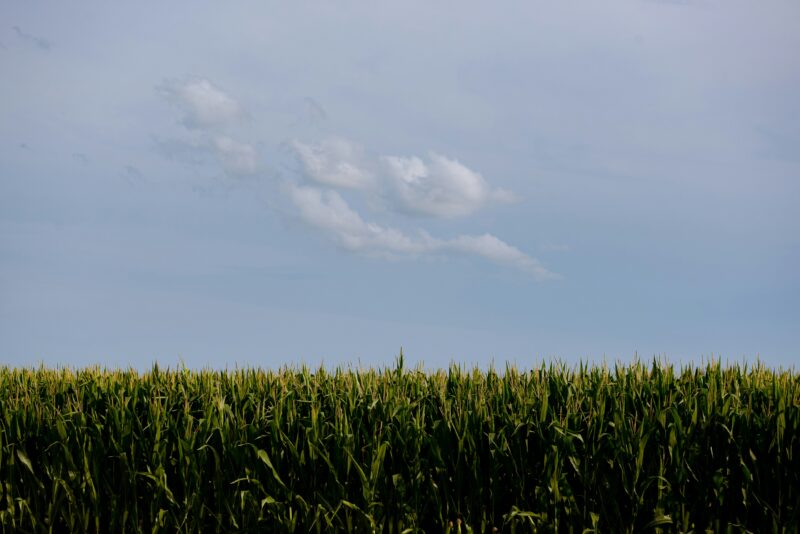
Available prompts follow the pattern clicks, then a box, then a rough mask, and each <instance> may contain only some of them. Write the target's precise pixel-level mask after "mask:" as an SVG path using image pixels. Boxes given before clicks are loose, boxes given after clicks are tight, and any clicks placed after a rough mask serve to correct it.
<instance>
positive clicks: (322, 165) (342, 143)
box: [292, 137, 372, 189]
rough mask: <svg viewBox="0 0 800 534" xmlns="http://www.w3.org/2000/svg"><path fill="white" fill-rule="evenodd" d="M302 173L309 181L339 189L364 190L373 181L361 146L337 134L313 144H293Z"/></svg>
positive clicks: (295, 142)
mask: <svg viewBox="0 0 800 534" xmlns="http://www.w3.org/2000/svg"><path fill="white" fill-rule="evenodd" d="M292 148H293V149H294V151H295V153H296V155H297V159H298V161H299V162H300V164H301V165H302V167H303V174H304V175H305V176H306V177H307V178H309V179H310V180H312V181H314V182H316V183H318V184H322V185H327V186H331V187H339V188H342V189H364V188H366V187H368V186H370V185H371V184H372V175H371V173H370V172H369V171H368V170H366V169H365V166H364V160H365V157H364V150H363V148H362V147H361V146H360V145H357V144H356V143H353V142H351V141H348V140H347V139H342V138H338V137H334V138H330V139H327V140H325V141H323V142H321V143H319V144H316V145H307V144H304V143H301V142H299V141H294V142H293V143H292Z"/></svg>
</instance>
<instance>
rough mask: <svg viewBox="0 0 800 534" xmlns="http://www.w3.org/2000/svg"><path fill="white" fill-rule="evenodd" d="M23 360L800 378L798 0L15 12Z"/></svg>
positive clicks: (12, 272)
mask: <svg viewBox="0 0 800 534" xmlns="http://www.w3.org/2000/svg"><path fill="white" fill-rule="evenodd" d="M0 21H2V22H1V23H0V72H1V73H2V76H0V103H1V104H0V362H1V363H5V364H9V365H27V364H36V363H40V362H43V363H45V364H48V365H75V366H82V365H88V364H94V363H99V364H101V365H107V366H113V367H116V366H119V367H126V366H129V365H133V366H136V367H139V368H146V367H148V366H149V365H150V364H151V363H152V362H153V361H159V362H161V363H163V364H167V365H174V364H176V363H177V362H179V361H183V362H184V363H185V364H186V365H189V366H191V367H201V366H212V367H225V366H235V365H240V366H249V365H261V366H265V367H273V368H274V367H278V366H281V365H284V364H289V365H296V364H299V363H307V364H310V365H318V364H320V363H321V362H324V363H325V364H339V363H348V362H349V363H353V364H356V365H358V364H359V363H360V364H361V365H373V366H381V365H385V364H390V363H391V362H392V361H393V359H394V357H395V355H396V354H397V352H398V350H399V348H400V347H401V346H402V347H403V348H404V352H405V354H406V357H407V359H408V360H409V361H411V362H424V364H425V365H427V366H429V367H438V366H446V365H447V364H448V363H449V362H451V361H456V362H462V363H465V364H479V365H486V364H487V363H488V362H489V361H492V360H493V361H494V362H496V363H501V362H505V361H512V362H516V363H517V364H518V365H520V366H523V367H531V366H534V365H538V364H539V363H541V362H542V361H549V360H551V359H561V360H564V361H567V362H573V363H574V362H577V361H579V360H591V361H602V360H604V359H605V360H608V361H615V360H618V359H619V360H624V361H627V360H630V359H631V358H632V357H633V355H634V354H635V353H638V354H639V356H640V357H643V358H650V357H652V356H653V355H662V356H666V357H667V358H668V359H669V360H671V361H674V362H691V361H695V362H696V361H700V360H701V359H702V358H708V357H710V356H711V355H712V354H713V355H715V356H717V357H721V358H723V359H729V360H736V361H742V360H745V361H754V360H755V359H756V358H757V357H760V358H761V359H762V360H763V361H765V362H767V363H768V364H770V365H774V366H791V365H794V364H795V362H796V361H797V358H798V354H800V328H798V327H799V326H800V305H799V303H800V276H799V275H798V272H799V271H800V270H798V265H800V237H798V234H799V232H798V229H800V216H798V213H797V204H798V199H800V98H798V96H797V95H798V94H800V59H798V58H800V56H798V53H797V51H798V50H800V32H798V31H797V28H798V27H800V4H798V3H797V2H796V1H794V0H787V1H778V0H767V1H765V2H745V1H731V2H728V1H726V2H714V1H698V2H694V1H690V0H687V1H685V2H679V1H619V2H528V1H526V2H509V3H505V4H504V5H503V6H502V7H499V6H497V5H496V4H492V5H489V4H486V3H478V2H474V3H473V2H458V3H455V2H403V3H398V4H396V5H394V6H389V5H386V4H385V3H381V4H376V3H368V2H328V3H322V2H283V3H279V2H235V3H233V2H231V3H226V4H224V5H223V4H218V3H204V2H170V3H163V2H162V3H152V4H149V5H145V6H143V5H138V4H137V5H128V6H120V5H115V6H113V7H112V6H110V5H108V3H104V2H85V3H80V4H75V3H66V2H49V3H48V2H42V3H32V2H21V1H19V2H18V1H10V2H4V3H3V4H2V5H1V6H0Z"/></svg>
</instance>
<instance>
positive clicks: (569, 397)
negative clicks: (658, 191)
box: [0, 360, 800, 533]
mask: <svg viewBox="0 0 800 534" xmlns="http://www.w3.org/2000/svg"><path fill="white" fill-rule="evenodd" d="M0 385H1V386H0V414H1V415H0V484H2V488H1V489H0V524H2V528H3V531H4V532H49V531H54V532H64V531H75V532H140V531H146V532H175V531H180V532H213V531H224V532H229V531H250V532H265V531H266V532H272V531H275V532H328V531H332V530H335V531H357V532H370V531H376V532H392V533H395V532H444V531H452V532H457V531H461V532H467V531H471V532H476V533H477V532H492V531H493V530H494V529H497V530H498V531H500V532H529V531H539V532H550V531H553V532H570V531H573V532H584V531H586V530H587V529H588V531H590V532H642V531H658V530H660V531H664V532H671V531H695V532H702V531H705V530H712V531H714V532H720V531H726V530H729V531H735V532H740V531H744V530H749V531H753V532H775V531H778V532H779V531H784V530H788V531H796V529H797V525H798V524H800V375H799V374H798V373H797V372H794V371H787V372H783V371H781V372H778V371H773V370H770V369H767V368H765V367H763V366H760V365H758V366H755V367H751V368H747V367H742V366H728V367H725V366H721V365H719V364H708V365H704V366H702V367H700V368H684V369H674V368H672V367H670V366H668V365H665V364H660V363H653V364H647V365H645V364H640V363H636V364H631V365H626V366H617V367H612V368H605V367H586V366H580V367H578V368H568V367H564V366H559V365H552V366H549V367H546V368H545V367H542V368H540V369H536V370H533V371H528V372H520V371H517V370H515V369H514V368H511V367H507V368H504V369H499V370H497V371H488V372H487V371H480V370H464V369H461V368H458V367H451V368H450V369H449V370H446V371H438V372H430V371H429V372H424V371H422V370H420V369H413V370H412V369H404V368H403V366H402V360H398V364H397V365H396V366H395V368H392V369H385V370H354V369H343V370H336V371H331V370H327V371H326V370H324V369H319V370H315V371H310V370H308V369H294V370H293V369H284V370H281V371H277V372H269V371H261V370H253V369H248V370H236V371H227V372H213V371H190V370H186V369H177V370H167V371H164V370H159V369H158V368H154V369H153V370H152V371H150V372H148V373H145V374H139V373H137V372H135V371H130V372H126V371H103V370H100V369H84V370H50V369H9V368H0ZM451 525H452V526H451ZM459 529H460V530H459Z"/></svg>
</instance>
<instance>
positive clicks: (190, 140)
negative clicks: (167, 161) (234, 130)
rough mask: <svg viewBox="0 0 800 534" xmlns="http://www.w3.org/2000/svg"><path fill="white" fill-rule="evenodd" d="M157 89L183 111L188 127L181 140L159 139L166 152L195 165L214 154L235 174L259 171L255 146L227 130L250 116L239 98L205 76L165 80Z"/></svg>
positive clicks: (219, 162) (182, 120)
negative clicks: (240, 139) (235, 137)
mask: <svg viewBox="0 0 800 534" xmlns="http://www.w3.org/2000/svg"><path fill="white" fill-rule="evenodd" d="M156 90H157V92H158V93H159V94H160V95H161V96H162V97H164V98H165V99H166V100H167V101H168V102H170V103H171V104H173V105H174V106H175V107H177V108H178V109H180V110H181V112H182V113H183V117H182V119H181V121H180V124H181V125H183V127H184V128H185V135H184V136H183V137H182V138H181V139H171V140H158V141H157V144H158V145H159V148H160V150H161V151H162V153H164V154H165V155H166V156H168V157H179V158H185V159H186V158H188V159H189V160H190V161H191V162H192V163H195V164H199V163H203V161H204V160H206V159H207V157H208V156H211V157H212V159H213V160H215V161H216V162H217V163H218V164H219V165H220V166H221V167H222V169H223V170H224V171H225V173H226V174H228V175H231V176H244V175H249V174H253V173H255V172H256V171H257V170H258V155H257V152H256V149H255V147H253V145H251V144H249V143H245V142H242V141H239V140H236V139H234V138H233V137H232V136H231V135H229V134H228V133H227V131H228V130H230V129H231V127H233V126H235V125H236V124H237V123H238V122H240V121H241V120H242V119H243V118H244V117H245V116H246V114H245V112H244V110H243V108H242V106H241V105H240V104H239V102H238V101H237V100H236V99H234V98H233V97H231V96H230V95H228V94H227V93H225V92H224V91H223V90H222V89H220V88H219V87H217V86H216V85H215V84H214V83H212V82H211V81H210V80H207V79H205V78H198V79H191V80H184V81H174V80H172V81H165V82H163V83H162V84H161V85H159V86H158V87H157V88H156Z"/></svg>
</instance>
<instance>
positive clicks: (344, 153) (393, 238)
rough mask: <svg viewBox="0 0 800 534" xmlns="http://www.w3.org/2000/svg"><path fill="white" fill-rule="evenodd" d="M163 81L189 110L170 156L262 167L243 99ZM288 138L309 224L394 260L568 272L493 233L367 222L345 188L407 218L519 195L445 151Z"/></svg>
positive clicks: (241, 169)
mask: <svg viewBox="0 0 800 534" xmlns="http://www.w3.org/2000/svg"><path fill="white" fill-rule="evenodd" d="M157 89H158V92H159V94H161V95H162V97H164V98H165V99H166V100H167V101H169V102H170V103H171V104H172V105H173V106H174V107H176V108H177V109H179V110H180V112H181V113H182V117H181V120H180V124H181V125H182V126H183V128H182V130H183V134H182V137H181V138H179V139H172V140H167V141H163V140H162V141H157V143H158V145H159V148H160V149H161V150H162V152H163V153H164V154H165V155H166V156H168V157H177V158H182V159H188V161H190V162H191V163H195V164H207V163H208V160H209V159H214V160H216V162H217V163H218V164H219V165H220V166H221V167H222V168H223V169H224V171H225V173H226V174H227V175H231V176H241V175H256V174H257V173H258V170H259V169H258V167H259V166H258V151H257V150H256V149H255V147H254V146H253V145H251V144H248V143H244V142H241V141H239V140H237V139H235V138H234V133H233V132H234V131H235V126H236V125H237V123H239V122H240V121H241V119H242V118H243V117H244V116H245V114H244V111H243V108H242V106H241V105H240V104H239V102H238V101H237V100H236V99H235V98H233V97H232V96H230V95H228V94H227V93H226V92H224V91H223V90H222V89H220V88H219V87H218V86H216V85H215V84H214V83H212V82H211V81H210V80H207V79H204V78H200V79H192V80H185V81H179V82H175V81H167V82H164V83H162V84H161V85H160V86H159V87H158V88H157ZM306 105H307V107H309V109H310V110H311V112H312V113H315V114H316V115H317V116H318V117H317V118H319V117H320V116H324V110H322V109H321V107H319V106H318V104H316V102H315V101H312V100H310V99H306ZM285 146H287V147H288V148H289V150H290V152H291V154H292V155H293V157H294V158H295V160H296V162H297V164H298V167H297V169H296V170H297V174H296V176H295V179H294V180H290V181H288V182H286V183H284V184H283V185H284V189H283V191H285V192H286V194H287V196H288V199H289V202H290V206H291V207H292V208H293V210H295V213H296V214H297V216H298V217H299V218H300V219H301V220H303V221H304V222H305V223H306V224H307V225H308V226H309V227H311V228H314V229H315V230H317V231H320V232H322V233H323V234H325V235H326V236H327V237H328V238H329V239H331V240H332V241H334V242H335V243H336V244H337V245H338V246H340V247H341V248H343V249H345V250H348V251H351V252H354V253H359V254H365V255H370V256H380V257H393V258H400V257H404V258H408V257H412V258H413V257H420V256H452V255H466V256H473V257H480V258H484V259H485V260H488V261H490V262H492V263H495V264H498V265H505V266H508V267H512V268H515V269H518V270H520V271H523V272H525V273H528V274H530V275H532V276H533V277H534V278H536V279H537V280H547V279H554V278H559V275H557V274H555V273H553V272H551V271H549V270H548V269H546V268H545V267H544V266H542V265H541V263H540V262H539V261H538V260H537V259H536V258H533V257H531V256H529V255H527V254H525V253H524V252H522V251H521V250H520V249H518V248H516V247H514V246H513V245H510V244H509V243H506V242H505V241H502V240H501V239H500V238H498V237H496V236H494V235H492V234H490V233H483V234H481V235H459V236H457V237H454V238H451V239H443V238H438V237H434V236H431V235H430V234H429V233H428V232H426V231H425V230H422V229H420V230H418V231H417V232H416V233H413V234H408V233H406V232H404V231H402V230H400V229H397V228H394V227H392V226H387V225H381V224H378V223H375V222H371V221H368V220H365V219H364V218H363V217H362V215H361V214H359V213H358V212H357V211H356V210H355V209H353V208H352V207H351V206H350V205H349V204H348V203H347V201H346V200H345V199H344V198H343V197H342V195H341V194H340V193H339V191H349V192H350V193H352V194H360V195H362V196H363V197H364V198H365V199H366V201H367V203H368V204H369V205H371V206H380V207H383V208H386V209H388V210H390V211H393V212H395V213H398V214H400V215H403V216H409V215H411V216H425V217H433V218H442V219H453V218H458V217H464V216H468V215H471V214H473V213H475V212H476V211H478V210H480V209H481V208H483V207H485V206H487V205H489V204H490V203H497V202H511V201H514V200H516V196H515V195H514V194H513V193H511V192H509V191H506V190H503V189H497V188H492V187H491V186H490V185H489V184H488V183H487V181H486V180H485V179H484V177H483V176H482V175H481V174H480V173H478V172H477V171H474V170H473V169H470V168H469V167H467V166H466V165H465V164H463V163H461V162H460V161H458V160H456V159H454V158H450V157H448V156H445V155H442V154H439V153H436V152H430V153H429V154H428V155H427V157H425V158H421V157H417V156H408V157H405V156H380V155H372V154H370V153H369V152H368V151H367V150H366V149H365V148H364V147H363V146H362V145H360V144H358V143H356V142H353V141H351V140H348V139H345V138H342V137H329V138H326V139H323V140H321V141H319V142H316V143H308V142H301V141H298V140H294V141H291V142H289V143H287V144H286V145H285Z"/></svg>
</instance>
